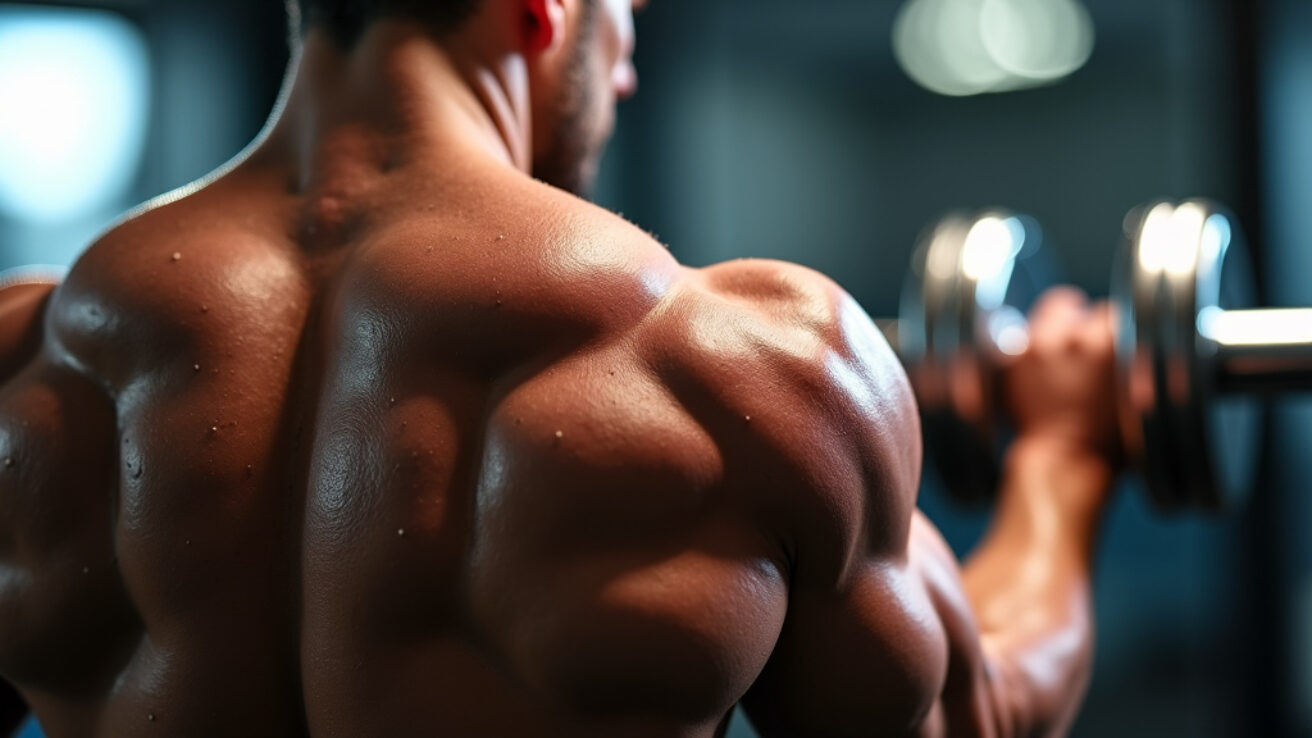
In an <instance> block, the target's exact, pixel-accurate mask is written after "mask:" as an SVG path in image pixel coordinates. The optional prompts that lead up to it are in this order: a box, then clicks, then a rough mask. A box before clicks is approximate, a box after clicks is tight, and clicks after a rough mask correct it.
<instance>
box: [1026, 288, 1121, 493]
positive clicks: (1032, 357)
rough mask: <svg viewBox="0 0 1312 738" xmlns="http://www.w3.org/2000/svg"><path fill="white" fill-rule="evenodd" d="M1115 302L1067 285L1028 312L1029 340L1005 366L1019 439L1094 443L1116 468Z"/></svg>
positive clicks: (1085, 446) (1083, 447)
mask: <svg viewBox="0 0 1312 738" xmlns="http://www.w3.org/2000/svg"><path fill="white" fill-rule="evenodd" d="M1112 325H1113V321H1112V307H1111V305H1110V304H1108V303H1105V302H1100V303H1096V304H1093V305H1091V304H1089V302H1088V300H1087V298H1086V297H1085V295H1084V294H1083V293H1082V292H1080V291H1079V290H1076V289H1073V288H1070V287H1058V288H1055V289H1052V290H1049V291H1048V292H1047V293H1045V294H1044V295H1043V297H1042V298H1041V299H1040V300H1039V303H1038V305H1037V306H1035V308H1034V310H1033V311H1032V312H1031V315H1030V346H1029V350H1028V351H1026V352H1025V354H1024V355H1023V356H1021V357H1020V358H1019V359H1018V360H1017V361H1016V363H1015V364H1014V365H1013V366H1012V367H1011V368H1010V369H1009V370H1008V372H1007V375H1006V379H1005V392H1006V402H1007V406H1008V409H1009V410H1010V412H1011V417H1012V420H1013V422H1014V423H1015V426H1016V431H1017V437H1018V440H1020V441H1021V442H1023V443H1026V444H1029V443H1031V442H1045V443H1053V444H1060V445H1065V446H1068V447H1069V448H1070V450H1071V451H1075V452H1089V451H1092V452H1094V453H1096V454H1098V455H1101V456H1102V457H1104V458H1105V459H1106V460H1107V462H1108V464H1109V466H1111V467H1112V468H1113V469H1118V468H1119V466H1120V463H1121V457H1122V442H1121V435H1120V430H1119V424H1118V420H1117V404H1118V403H1117V400H1116V374H1115V339H1114V336H1113V334H1112Z"/></svg>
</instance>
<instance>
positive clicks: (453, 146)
mask: <svg viewBox="0 0 1312 738" xmlns="http://www.w3.org/2000/svg"><path fill="white" fill-rule="evenodd" d="M498 41H503V40H502V39H489V38H480V37H479V36H477V35H476V34H462V38H461V39H454V40H451V41H449V42H443V43H441V44H439V43H438V42H437V41H435V40H434V39H433V37H432V35H431V34H430V33H428V32H427V31H426V30H424V29H423V28H422V27H420V26H418V25H414V24H409V23H403V22H397V21H379V22H377V23H375V24H374V25H373V26H372V27H371V28H370V29H369V30H368V31H367V32H366V34H365V35H364V36H363V37H362V38H361V39H360V40H359V42H358V43H357V44H356V45H355V46H354V47H352V48H351V49H349V50H344V49H342V48H341V47H339V46H337V45H336V44H335V43H334V42H333V41H332V40H331V39H330V38H328V37H327V36H326V35H325V34H324V33H323V32H322V31H319V30H312V31H311V32H310V33H309V34H308V35H307V37H306V39H305V41H304V44H303V46H302V48H301V49H300V51H299V53H298V54H297V57H296V59H295V61H294V62H293V65H292V66H293V72H292V73H291V75H290V77H289V82H288V86H287V88H286V90H285V92H284V100H285V102H284V103H283V105H282V106H281V107H280V110H279V111H278V112H277V113H276V114H275V117H274V119H273V121H272V122H271V126H270V128H269V132H268V136H267V138H266V139H265V141H264V142H263V143H262V144H261V145H260V146H259V152H258V153H257V154H256V156H259V154H260V153H264V154H273V155H275V156H278V158H279V159H282V160H284V161H285V160H287V159H290V160H291V163H292V165H293V167H294V169H295V171H296V173H297V186H298V189H301V190H306V189H310V188H313V187H315V186H316V185H318V184H320V183H322V182H323V181H324V180H326V179H333V178H334V173H336V172H340V171H342V170H343V169H345V170H350V169H352V168H353V167H358V166H376V167H379V168H381V169H383V170H387V169H391V168H394V167H396V166H403V165H404V164H405V163H406V162H408V161H411V160H413V159H415V158H416V157H421V156H423V155H424V154H426V153H442V154H445V155H447V157H448V160H449V157H450V156H451V155H455V156H459V157H468V156H477V157H481V158H483V159H491V160H494V161H496V162H499V163H501V164H503V165H507V166H511V167H514V168H516V169H519V170H520V171H523V172H528V171H529V170H530V168H531V164H532V150H531V143H530V142H531V141H532V136H531V135H530V130H531V129H530V126H531V120H530V117H529V111H530V107H531V106H530V105H529V99H528V82H527V71H526V69H525V65H524V61H523V57H522V56H519V55H518V54H514V53H507V52H506V51H505V50H506V49H513V44H504V43H497V42H498ZM490 49H500V50H501V52H500V53H489V50H490Z"/></svg>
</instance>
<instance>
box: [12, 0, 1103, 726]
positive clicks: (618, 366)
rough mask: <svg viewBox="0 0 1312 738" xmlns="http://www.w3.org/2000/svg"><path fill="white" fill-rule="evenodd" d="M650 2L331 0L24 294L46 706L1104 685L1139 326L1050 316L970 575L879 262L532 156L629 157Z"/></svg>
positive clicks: (443, 713)
mask: <svg viewBox="0 0 1312 738" xmlns="http://www.w3.org/2000/svg"><path fill="white" fill-rule="evenodd" d="M430 4H431V5H432V8H429V6H430ZM633 4H640V3H638V2H637V1H636V0H631V2H624V1H623V0H608V1H607V2H605V3H600V2H597V3H570V2H561V0H546V1H545V2H542V1H539V0H479V1H478V2H473V3H463V2H462V3H454V2H450V3H438V2H436V1H435V2H433V3H427V2H426V3H423V4H420V5H422V7H423V8H428V10H420V9H417V8H416V6H412V5H409V4H406V3H398V2H392V1H391V0H388V1H386V2H382V1H381V0H380V2H376V3H375V2H369V3H360V2H357V0H351V2H344V1H343V0H304V2H303V3H302V5H305V6H306V8H307V9H308V10H312V11H313V13H312V14H311V16H310V21H309V26H308V30H307V32H306V34H305V36H304V45H303V47H302V49H301V51H300V55H299V56H298V62H297V66H296V67H295V70H296V71H295V74H294V75H292V76H291V77H289V80H290V84H289V86H288V89H287V90H286V91H285V96H284V98H283V101H282V104H281V105H280V108H279V110H278V111H277V113H276V114H275V116H274V119H273V121H272V123H271V126H270V128H269V129H268V130H267V131H266V134H265V135H263V136H262V137H261V139H260V141H259V142H258V143H257V145H255V146H253V147H252V149H251V151H250V152H249V153H248V155H246V156H245V157H243V158H242V159H241V163H240V164H238V165H236V166H235V167H234V168H233V169H231V170H230V171H229V172H228V173H227V174H226V175H224V176H221V177H219V178H217V179H215V180H213V181H212V182H210V183H209V184H208V185H207V186H204V187H200V188H195V189H193V190H190V194H188V195H187V196H185V197H181V198H178V199H175V200H174V201H172V202H168V203H161V204H159V206H158V207H156V208H155V209H153V210H150V211H147V212H144V213H143V214H141V215H139V216H137V217H135V218H133V219H131V220H129V221H127V222H125V223H124V224H123V225H121V226H120V227H118V228H116V229H115V230H114V231H112V232H111V233H109V234H108V235H106V236H105V237H104V238H102V239H101V240H100V241H99V242H98V243H97V244H96V245H95V246H93V247H92V248H91V249H90V250H89V251H88V252H87V254H85V255H84V256H83V258H82V259H81V260H80V261H79V262H78V264H77V265H76V266H75V267H74V268H73V270H72V272H71V273H70V274H69V276H68V278H67V280H66V281H65V282H64V283H63V284H62V285H61V286H59V287H58V288H57V289H56V290H54V291H53V292H51V291H50V289H49V287H48V286H40V285H26V286H17V287H12V286H11V287H10V288H8V289H3V290H0V383H2V384H0V573H2V574H3V576H0V675H3V676H4V678H5V680H6V681H8V682H10V683H12V684H13V685H14V686H16V687H17V688H18V689H19V691H20V692H21V694H22V696H23V697H24V698H25V699H26V701H27V703H28V704H29V705H30V706H31V707H32V708H33V710H34V711H35V712H36V714H37V716H38V717H39V718H40V719H41V721H42V723H43V724H44V726H45V727H46V728H47V729H48V731H49V732H50V733H52V734H54V735H57V736H58V735H114V736H117V735H139V734H148V733H151V732H159V733H161V734H167V735H178V734H181V735H193V734H201V735H203V734H212V735H250V734H255V735H288V734H292V735H294V734H304V733H313V734H315V735H435V734H436V735H479V736H482V735H515V736H521V735H522V736H531V735H568V736H580V735H605V736H624V735H643V736H648V735H651V736H676V735H677V736H707V735H712V734H714V733H715V732H716V731H717V729H719V728H722V726H723V725H724V723H725V719H726V716H727V714H728V713H729V711H730V709H731V708H732V706H733V705H734V703H735V702H737V701H739V700H741V701H742V704H743V706H744V707H745V708H746V710H747V712H748V714H749V716H750V717H751V718H752V720H753V722H754V723H756V725H757V726H758V728H760V729H761V730H762V732H763V733H765V734H767V735H771V736H774V735H834V736H845V735H870V734H877V735H943V734H946V733H949V732H968V733H971V734H990V735H991V734H995V733H996V734H1004V735H1013V734H1024V735H1032V734H1045V733H1053V732H1059V731H1061V730H1062V729H1063V727H1064V726H1067V725H1069V724H1070V721H1071V719H1072V716H1073V714H1074V708H1075V706H1076V705H1077V704H1078V697H1079V695H1080V693H1081V691H1082V689H1083V686H1084V684H1085V680H1086V678H1087V666H1088V663H1089V650H1088V643H1089V638H1088V633H1089V625H1090V619H1089V614H1088V607H1087V604H1088V597H1089V576H1088V569H1089V566H1090V565H1091V563H1090V555H1091V551H1092V549H1093V544H1092V537H1093V534H1094V532H1095V531H1096V522H1097V518H1098V515H1099V514H1100V511H1101V510H1102V509H1103V506H1104V504H1105V501H1106V494H1107V489H1108V488H1109V485H1110V480H1111V478H1112V475H1113V473H1114V471H1115V465H1114V461H1113V460H1112V459H1113V458H1114V457H1109V456H1108V455H1107V453H1106V449H1109V448H1114V447H1115V445H1116V441H1117V439H1116V437H1115V431H1114V428H1115V423H1114V419H1109V417H1108V415H1109V411H1108V409H1107V403H1105V402H1103V401H1102V396H1103V395H1104V394H1105V392H1107V391H1108V390H1107V386H1109V385H1110V382H1111V379H1110V378H1111V376H1112V372H1111V341H1110V335H1109V331H1108V330H1107V328H1106V325H1105V321H1102V322H1099V321H1095V320H1093V319H1092V318H1090V317H1088V316H1087V315H1086V313H1087V310H1085V309H1084V308H1083V307H1082V303H1080V304H1077V303H1078V301H1073V300H1071V299H1058V300H1054V301H1052V302H1051V306H1050V307H1049V308H1046V309H1044V310H1041V311H1040V312H1039V314H1038V316H1037V317H1038V319H1037V320H1036V321H1035V322H1034V323H1032V330H1033V331H1034V341H1033V345H1034V347H1036V348H1035V349H1033V350H1031V351H1030V352H1029V353H1028V354H1027V355H1026V357H1025V358H1024V359H1023V360H1022V361H1021V363H1020V364H1019V365H1018V368H1017V369H1016V370H1014V371H1015V372H1016V373H1017V374H1016V376H1018V377H1021V378H1022V379H1023V380H1024V381H1025V382H1026V386H1025V391H1026V392H1027V393H1028V394H1029V396H1030V397H1031V398H1032V399H1034V400H1035V401H1034V402H1033V403H1029V404H1027V405H1026V406H1025V407H1024V408H1023V409H1024V411H1025V412H1024V414H1023V415H1021V416H1020V417H1018V423H1017V424H1018V428H1019V432H1020V437H1021V440H1020V441H1018V443H1017V450H1015V451H1013V453H1012V454H1011V457H1010V458H1011V461H1010V462H1009V473H1008V478H1007V482H1006V483H1005V484H1004V489H1003V491H1002V493H1001V500H1002V503H1001V513H1000V515H999V524H998V526H997V527H996V528H995V530H994V533H993V534H991V536H990V537H989V538H988V539H987V540H986V541H985V543H984V544H983V545H982V546H981V547H980V548H979V549H978V553H977V556H976V558H975V559H974V560H973V562H972V564H971V565H970V566H968V567H966V569H965V570H964V571H959V570H958V568H957V565H956V562H955V559H954V558H953V556H952V554H951V552H950V551H949V550H948V549H947V548H946V546H945V545H944V544H943V542H942V540H941V539H940V538H939V537H938V536H937V535H936V533H935V532H934V531H933V528H932V526H931V525H930V524H929V523H928V522H927V521H925V520H924V519H923V518H922V517H920V516H919V515H918V514H917V513H916V512H915V494H916V488H917V484H918V481H919V473H920V461H921V459H920V438H919V427H918V422H917V419H916V413H915V406H914V401H913V400H912V398H911V395H910V392H909V388H908V386H907V382H906V377H905V375H904V374H903V373H902V371H901V369H900V368H899V367H898V365H897V362H896V360H895V359H894V357H893V355H892V354H891V352H890V351H889V348H888V346H887V344H886V343H885V342H884V341H883V338H882V337H881V336H880V335H879V333H878V331H877V330H876V329H875V328H874V326H873V324H872V323H871V322H870V320H869V318H868V317H867V316H866V315H865V314H864V313H863V312H862V311H861V310H860V308H859V307H857V306H856V304H855V303H854V302H853V301H852V300H851V298H850V297H848V296H846V295H845V294H843V293H842V291H841V290H838V289H837V288H836V287H835V286H834V285H833V284H832V283H830V282H829V281H828V280H826V279H824V278H822V277H819V276H818V275H816V274H814V273H812V272H809V271H807V270H805V269H802V268H800V267H795V266H790V265H785V264H779V263H770V262H735V263H731V264H727V265H722V266H717V267H712V268H709V269H706V270H689V269H684V268H683V267H680V266H679V265H678V264H677V263H675V262H674V260H673V259H672V258H671V257H670V256H669V255H668V254H667V253H666V252H665V250H664V249H663V248H661V247H660V246H659V245H658V244H656V243H655V242H654V241H653V240H652V239H651V238H649V237H647V236H646V235H644V234H642V233H641V232H640V231H638V230H637V229H635V228H634V227H632V226H631V225H629V224H627V223H625V222H624V221H623V220H622V219H620V218H617V217H615V216H612V215H609V214H606V213H604V212H603V211H601V210H599V209H596V208H594V207H592V206H590V205H587V204H585V203H584V202H583V201H581V200H579V199H577V198H575V197H572V196H570V195H567V194H565V193H564V192H562V191H560V190H557V189H553V188H552V187H549V186H547V185H545V184H541V183H539V182H535V181H534V180H533V179H531V178H530V177H528V176H527V173H528V172H529V171H530V170H531V171H534V172H537V173H540V174H542V175H543V176H544V177H547V179H548V181H551V182H553V183H554V184H557V185H562V186H571V185H572V184H574V185H577V184H581V183H583V182H585V181H586V180H587V179H588V178H589V175H590V173H592V172H594V171H595V164H596V161H597V158H598V157H599V156H600V147H601V144H602V143H604V141H605V138H606V135H607V134H608V132H609V123H610V117H609V116H610V115H611V114H612V113H613V110H612V108H613V103H614V101H615V100H616V99H617V98H618V97H621V96H623V95H624V94H629V93H631V92H632V91H633V84H634V77H633V70H632V67H631V65H630V64H629V57H630V55H631V53H632V48H633V39H632V18H631V15H630V11H631V5H633ZM363 7H368V8H372V10H371V11H370V12H368V13H364V14H361V13H360V12H357V11H360V9H361V8H363ZM439 7H441V8H445V9H446V12H448V13H453V12H455V11H456V10H457V9H458V8H464V10H463V11H461V12H464V13H465V14H466V16H465V19H464V20H463V21H461V22H460V23H459V24H456V25H451V26H448V27H447V28H446V30H445V32H441V33H439V32H438V31H437V30H435V29H434V27H433V26H431V25H429V23H428V22H430V21H431V22H434V23H436V22H439V15H440V14H438V15H428V13H430V12H433V13H436V9H437V8H439ZM416 13H418V14H419V15H422V16H423V17H422V18H421V17H417V16H416V15H415V14H416ZM452 17H455V16H449V17H448V21H450V18H452ZM330 24H335V25H330ZM1071 376H1076V377H1078V378H1080V381H1071V379H1070V378H1071ZM1018 381H1019V380H1018ZM1017 572H1019V573H1020V575H1019V576H1018V575H1017ZM1022 612H1023V617H1021V613H1022ZM977 617H978V619H977Z"/></svg>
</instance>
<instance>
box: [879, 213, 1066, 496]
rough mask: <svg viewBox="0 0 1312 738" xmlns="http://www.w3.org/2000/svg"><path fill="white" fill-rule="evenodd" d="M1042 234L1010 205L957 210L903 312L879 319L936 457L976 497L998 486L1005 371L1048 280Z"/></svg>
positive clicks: (925, 254) (921, 265) (925, 242)
mask: <svg viewBox="0 0 1312 738" xmlns="http://www.w3.org/2000/svg"><path fill="white" fill-rule="evenodd" d="M1041 240H1042V234H1041V230H1040V228H1039V226H1038V224H1037V223H1036V222H1035V221H1034V220H1033V219H1031V218H1028V217H1026V216H1023V215H1019V214H1016V213H1012V212H1010V211H1007V210H1003V209H998V208H995V209H988V210H980V211H970V212H967V211H962V212H955V213H950V214H948V215H946V216H944V217H942V218H940V219H939V220H938V221H936V222H935V223H934V224H932V225H931V226H930V227H929V228H927V229H926V230H925V231H924V232H923V233H922V234H921V236H920V238H919V240H918V241H917V244H916V248H915V250H914V251H913V253H912V263H911V268H910V269H909V271H908V272H907V276H906V279H905V281H904V283H903V288H902V296H901V300H900V304H899V308H898V317H897V318H888V319H876V320H875V323H876V325H878V326H879V328H880V329H881V330H882V331H883V332H884V335H885V337H886V338H887V339H888V341H889V343H890V345H892V347H893V349H894V351H895V352H896V353H897V354H898V357H899V358H900V359H901V360H902V363H903V365H904V366H905V368H906V370H907V374H908V376H909V377H910V379H911V383H912V386H913V387H914V389H915V393H916V399H917V402H918V404H919V405H920V412H921V426H922V429H923V432H924V436H925V446H926V449H927V452H928V457H929V459H930V461H931V463H933V464H934V466H935V468H936V470H937V471H938V473H939V476H940V477H941V478H942V479H943V482H944V484H945V486H946V487H947V489H948V490H949V491H950V492H951V494H952V495H953V496H954V497H956V498H958V499H961V500H964V501H967V502H980V501H985V500H988V499H990V498H991V497H992V496H993V495H994V494H995V493H996V490H997V484H998V479H999V462H998V460H999V458H1000V455H1001V449H1002V447H1003V445H1005V443H1006V436H1007V430H1006V423H1005V413H1004V412H1003V409H1002V407H1001V406H1000V399H1001V397H1002V392H1001V378H1002V372H1003V370H1004V368H1005V366H1006V364H1007V363H1008V359H1009V358H1010V357H1015V356H1018V355H1020V354H1021V353H1024V351H1025V349H1026V347H1027V346H1028V332H1027V331H1026V325H1025V318H1024V313H1023V312H1022V308H1023V307H1024V306H1025V305H1024V303H1025V302H1026V298H1027V297H1032V296H1033V294H1037V292H1038V288H1039V286H1040V285H1038V284H1033V283H1034V282H1042V281H1044V279H1043V278H1042V277H1040V278H1038V279H1034V278H1033V275H1032V274H1029V273H1028V272H1026V270H1024V269H1023V266H1024V264H1025V263H1026V262H1027V261H1032V257H1033V256H1034V255H1035V254H1036V253H1037V251H1038V248H1039V245H1040V243H1041ZM1025 277H1031V279H1029V280H1026V279H1024V278H1025ZM1026 281H1029V282H1030V283H1031V284H1030V285H1029V289H1028V290H1027V289H1026V285H1024V284H1019V285H1018V282H1019V283H1023V282H1026ZM1027 293H1029V294H1027Z"/></svg>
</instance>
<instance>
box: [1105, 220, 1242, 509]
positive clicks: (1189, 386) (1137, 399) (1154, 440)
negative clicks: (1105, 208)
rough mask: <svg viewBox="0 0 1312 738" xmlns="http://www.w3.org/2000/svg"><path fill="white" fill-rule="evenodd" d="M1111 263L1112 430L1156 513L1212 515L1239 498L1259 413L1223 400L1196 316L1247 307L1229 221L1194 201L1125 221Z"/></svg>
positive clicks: (1236, 239) (1234, 399)
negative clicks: (1115, 411)
mask: <svg viewBox="0 0 1312 738" xmlns="http://www.w3.org/2000/svg"><path fill="white" fill-rule="evenodd" d="M1125 226H1126V227H1125V243H1124V246H1123V248H1122V249H1121V252H1120V254H1119V257H1118V262H1117V267H1116V280H1115V282H1114V284H1113V299H1114V301H1115V304H1116V306H1117V315H1118V323H1119V324H1118V326H1117V368H1118V382H1119V388H1118V389H1119V392H1120V395H1121V398H1122V400H1121V420H1122V429H1123V432H1124V435H1125V439H1126V446H1127V449H1128V451H1129V453H1130V454H1131V455H1132V456H1133V457H1135V458H1134V459H1133V461H1135V462H1137V464H1138V466H1139V467H1140V468H1141V469H1142V470H1143V473H1144V476H1145V478H1146V481H1147V484H1148V491H1149V494H1150V496H1151V498H1152V500H1153V502H1154V503H1155V504H1156V505H1157V506H1158V507H1159V508H1160V509H1163V510H1168V511H1169V510H1179V509H1188V508H1202V509H1209V510H1217V509H1221V508H1225V507H1230V506H1233V505H1235V504H1237V503H1238V502H1239V501H1240V500H1241V499H1242V498H1244V497H1245V496H1246V495H1247V493H1248V487H1249V483H1250V480H1251V479H1252V478H1253V472H1254V467H1255V464H1256V459H1257V456H1258V446H1259V443H1260V440H1261V439H1260V433H1261V418H1260V406H1259V405H1258V404H1257V402H1256V401H1255V400H1253V399H1250V398H1246V397H1239V396H1231V397H1224V398H1223V397H1221V395H1220V393H1219V392H1218V381H1217V380H1218V367H1217V362H1216V360H1215V347H1214V346H1213V345H1211V344H1210V343H1209V342H1208V341H1207V340H1205V339H1203V338H1202V337H1200V335H1199V329H1198V319H1199V315H1200V314H1202V312H1203V311H1204V309H1205V308H1208V307H1220V308H1223V309H1224V308H1234V307H1242V306H1247V305H1250V304H1251V302H1252V296H1253V288H1252V280H1251V272H1250V271H1249V267H1248V264H1247V255H1246V253H1245V251H1244V248H1243V245H1242V242H1241V239H1240V234H1239V231H1238V229H1237V227H1236V226H1235V224H1234V221H1233V219H1232V218H1230V217H1229V216H1228V215H1227V214H1226V213H1224V212H1223V211H1221V210H1220V209H1219V208H1218V207H1217V206H1215V205H1213V204H1211V203H1209V202H1206V201H1202V200H1191V201H1186V202H1181V203H1172V202H1159V203H1154V204H1152V205H1149V206H1146V207H1143V208H1140V209H1139V210H1136V211H1135V212H1133V213H1131V214H1130V216H1129V217H1128V218H1127V219H1126V223H1125Z"/></svg>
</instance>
